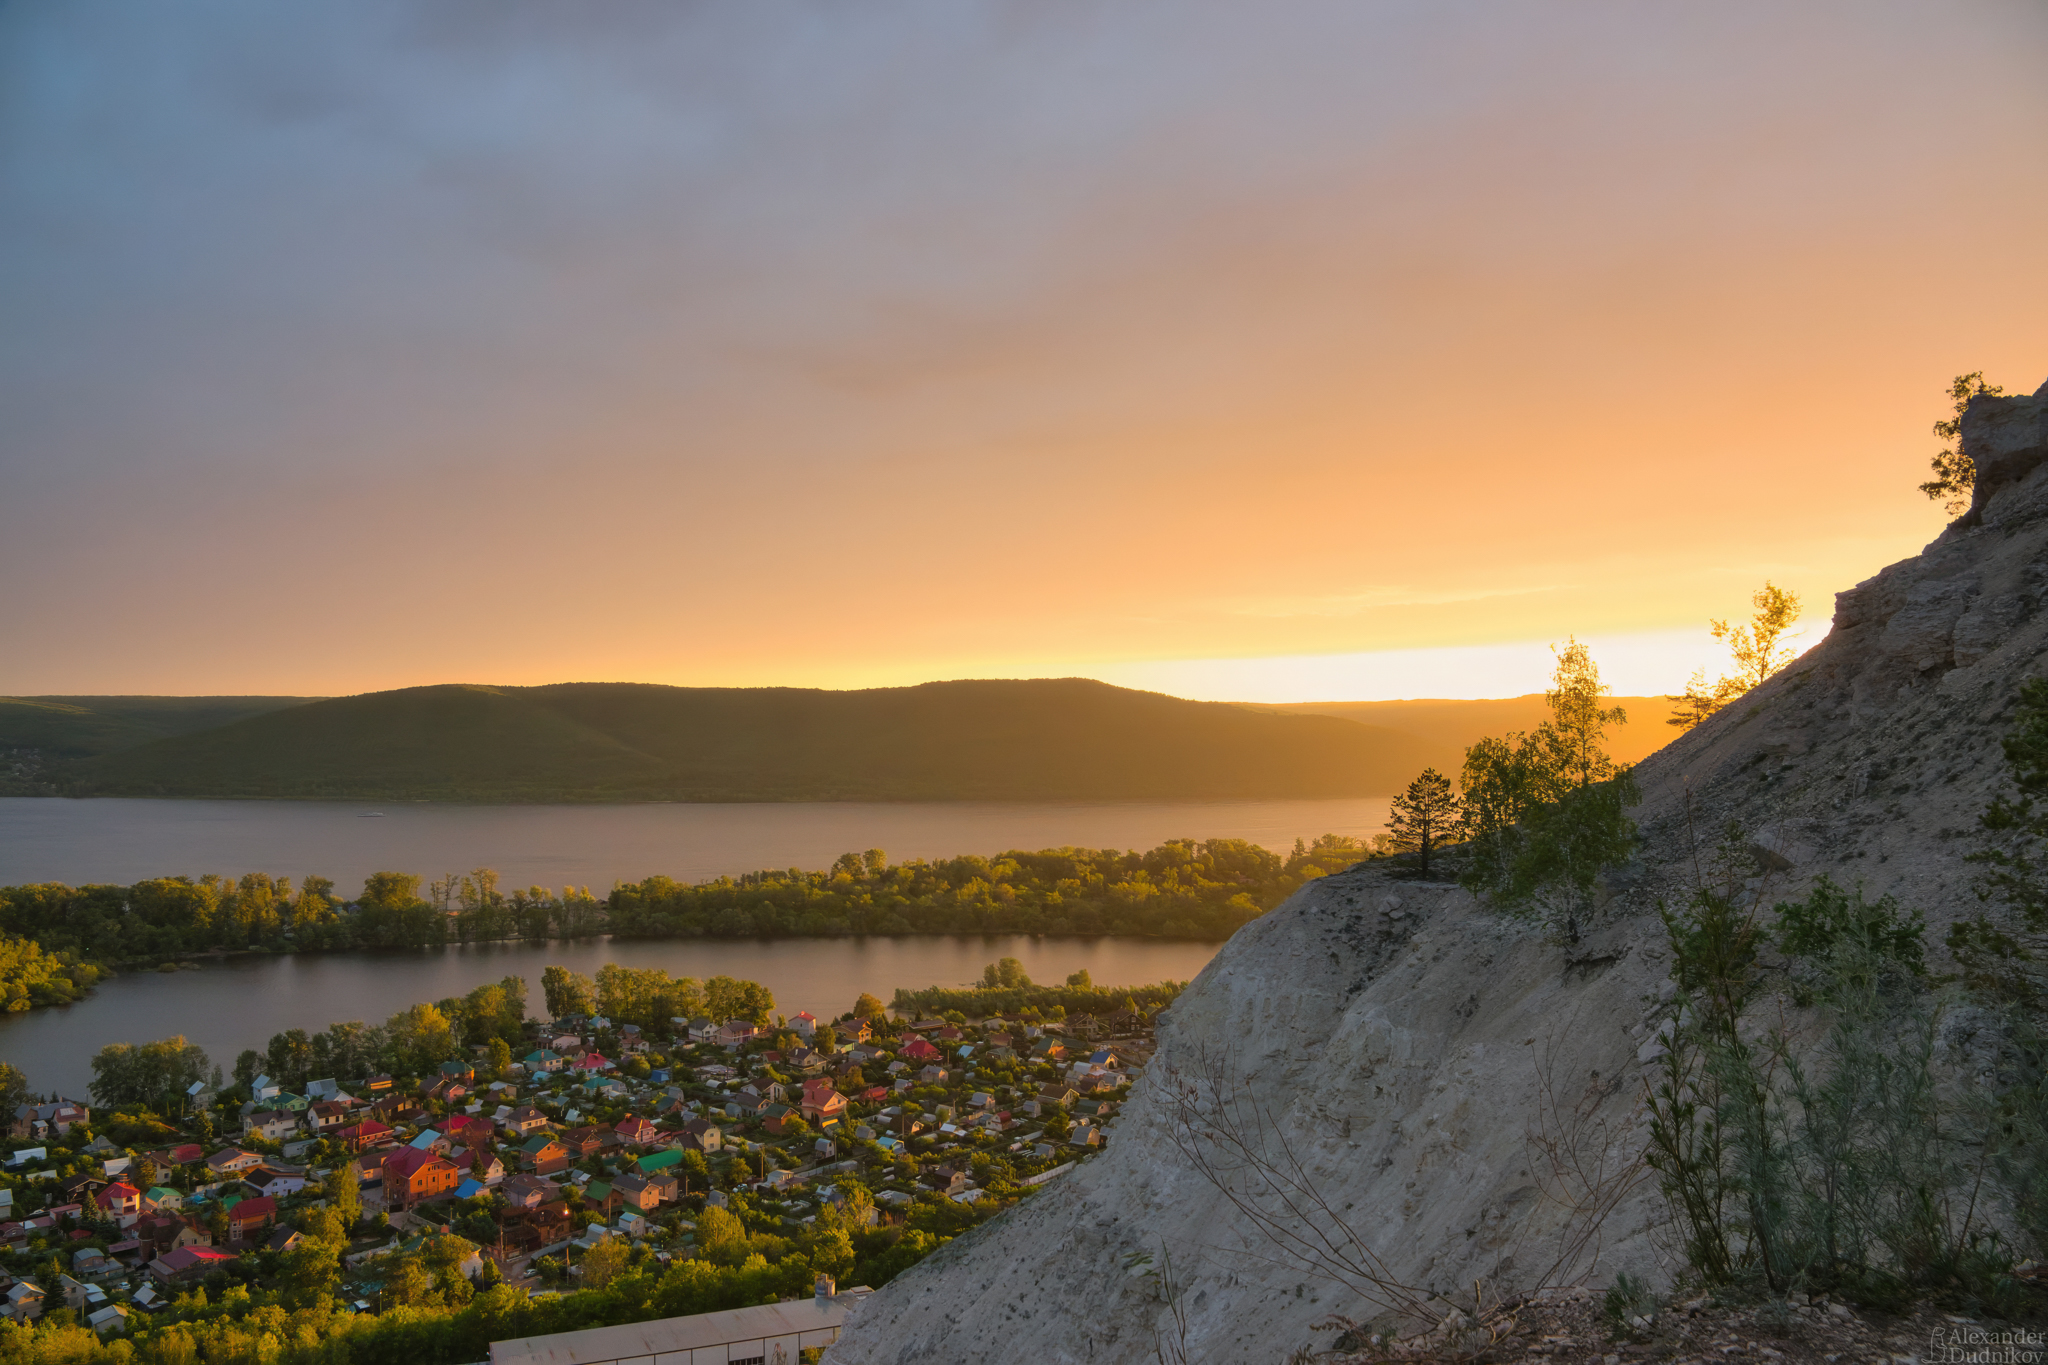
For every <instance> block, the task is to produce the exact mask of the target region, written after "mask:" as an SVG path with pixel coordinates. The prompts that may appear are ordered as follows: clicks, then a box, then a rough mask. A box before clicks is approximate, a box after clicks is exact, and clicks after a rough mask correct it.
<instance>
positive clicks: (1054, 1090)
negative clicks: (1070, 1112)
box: [1038, 1084, 1081, 1109]
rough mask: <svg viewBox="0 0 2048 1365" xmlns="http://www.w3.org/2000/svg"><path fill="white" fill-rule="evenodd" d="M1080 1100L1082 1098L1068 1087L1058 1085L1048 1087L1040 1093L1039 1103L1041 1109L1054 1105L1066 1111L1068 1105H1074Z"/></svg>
mask: <svg viewBox="0 0 2048 1365" xmlns="http://www.w3.org/2000/svg"><path fill="white" fill-rule="evenodd" d="M1080 1098H1081V1097H1080V1096H1079V1095H1077V1094H1075V1093H1074V1092H1073V1091H1072V1090H1069V1089H1068V1088H1067V1087H1066V1086H1063V1085H1057V1084H1055V1085H1048V1086H1046V1087H1045V1088H1044V1089H1043V1090H1041V1091H1039V1092H1038V1103H1039V1105H1040V1107H1041V1108H1042V1107H1043V1106H1045V1105H1048V1104H1052V1105H1057V1106H1059V1107H1060V1108H1061V1109H1064V1108H1066V1107H1067V1106H1068V1105H1070V1104H1072V1103H1073V1102H1074V1101H1075V1100H1078V1099H1080Z"/></svg>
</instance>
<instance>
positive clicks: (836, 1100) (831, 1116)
mask: <svg viewBox="0 0 2048 1365" xmlns="http://www.w3.org/2000/svg"><path fill="white" fill-rule="evenodd" d="M802 1112H803V1116H804V1118H805V1119H806V1120H808V1121H809V1122H811V1123H815V1124H818V1125H819V1126H820V1127H822V1126H824V1125H825V1124H829V1123H837V1122H839V1120H840V1119H842V1118H844V1117H846V1096H844V1095H842V1094H840V1093H839V1092H838V1091H837V1090H835V1089H833V1088H832V1082H831V1081H829V1080H827V1079H825V1078H824V1077H822V1076H820V1077H818V1078H817V1079H815V1080H809V1081H805V1082H804V1098H803V1106H802Z"/></svg>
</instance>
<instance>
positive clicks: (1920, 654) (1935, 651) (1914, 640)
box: [1878, 574, 1978, 673]
mask: <svg viewBox="0 0 2048 1365" xmlns="http://www.w3.org/2000/svg"><path fill="white" fill-rule="evenodd" d="M1977 587H1978V580H1977V576H1976V575H1975V574H1963V575H1960V576H1958V577H1955V578H1942V579H1935V580H1933V581H1931V582H1921V583H1917V584H1915V585H1914V586H1913V587H1912V588H1911V589H1909V590H1908V591H1907V593H1906V601H1905V605H1903V606H1901V607H1900V608H1899V609H1898V610H1897V611H1895V612H1893V613H1892V617H1891V619H1890V620H1889V621H1887V622H1885V626H1884V635H1883V637H1882V638H1881V639H1880V640H1879V642H1878V647H1879V649H1881V650H1882V651H1883V652H1884V653H1885V654H1888V655H1890V656H1891V657H1892V658H1894V659H1898V660H1901V661H1903V662H1904V663H1905V664H1906V665H1907V666H1908V667H1910V668H1911V669H1912V671H1914V672H1915V673H1925V672H1927V671H1928V670H1930V669H1934V668H1940V667H1942V666H1943V665H1945V664H1948V663H1950V662H1951V661H1952V660H1953V658H1954V654H1955V649H1954V635H1955V628H1956V621H1957V620H1958V619H1959V618H1960V617H1961V616H1962V614H1963V612H1964V610H1965V609H1966V608H1968V606H1969V605H1970V601H1971V599H1972V598H1974V597H1975V596H1976V595H1977Z"/></svg>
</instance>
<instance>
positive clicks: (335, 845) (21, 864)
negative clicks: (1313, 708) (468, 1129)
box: [0, 797, 1387, 1098]
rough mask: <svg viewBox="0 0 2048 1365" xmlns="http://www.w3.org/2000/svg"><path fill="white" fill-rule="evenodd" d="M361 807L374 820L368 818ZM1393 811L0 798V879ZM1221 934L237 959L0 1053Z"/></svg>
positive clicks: (839, 977)
mask: <svg viewBox="0 0 2048 1365" xmlns="http://www.w3.org/2000/svg"><path fill="white" fill-rule="evenodd" d="M373 812H378V813H376V814H373ZM1386 812H1387V799H1386V798H1384V797H1380V798H1370V799H1363V800H1348V801H1244V802H1228V801H1224V802H1179V803H1176V802H1144V803H1139V802H1130V803H1122V802H1116V803H1112V802H1061V803H1017V804H1008V803H994V802H987V803H984V802H972V803H957V804H879V803H878V804H867V803H852V802H845V803H841V802H833V803H814V804H807V803H788V804H774V805H769V804H761V805H683V804H674V805H636V806H440V805H434V806H429V805H363V804H355V803H342V802H272V801H129V800H94V801H65V800H54V799H52V800H42V799H25V798H16V799H5V800H0V885H13V884H19V883H23V882H41V881H62V882H69V883H71V884H73V885H79V884H83V883H87V882H120V883H125V882H132V881H139V880H141V879H143V878H145V877H154V876H163V875H167V874H177V873H183V874H190V875H196V874H199V873H203V872H219V873H223V874H227V875H235V874H239V873H241V872H246V871H258V870H260V871H265V872H270V873H272V874H281V875H289V876H292V877H301V876H305V875H307V874H308V873H315V874H318V875H321V876H326V877H332V878H333V879H334V881H335V883H336V884H337V886H338V887H339V888H341V889H342V890H343V891H345V892H346V891H349V890H352V889H354V888H355V887H357V886H360V885H361V884H362V880H363V878H364V877H365V876H367V875H368V874H369V873H371V872H373V871H379V870H384V869H391V870H397V871H404V872H417V873H420V874H422V875H424V876H427V877H435V876H439V875H442V874H444V873H447V872H461V871H468V870H470V869H472V868H477V867H492V868H496V869H497V871H498V873H499V876H500V879H501V884H502V885H505V886H508V887H509V886H527V885H531V884H538V885H543V886H548V887H559V886H563V885H578V886H589V887H590V888H591V889H592V890H593V891H596V892H597V893H598V894H600V895H602V894H603V893H604V892H605V891H606V890H608V889H609V888H610V887H611V885H612V883H613V882H614V881H619V880H627V881H633V880H638V879H640V878H642V877H646V876H650V875H652V874H655V873H665V874H667V875H668V876H671V877H674V878H676V879H677V880H679V881H701V880H706V879H709V878H712V877H716V876H720V875H723V874H728V873H740V872H750V871H755V870H758V869H761V868H771V867H801V868H820V867H825V866H829V865H830V863H831V862H832V860H833V859H834V858H836V857H838V856H839V855H840V854H841V853H845V852H850V851H859V850H863V849H869V848H881V849H884V850H886V851H887V852H888V854H889V856H890V858H891V859H892V860H902V859H908V858H943V857H950V856H954V855H956V854H963V853H981V854H990V853H1000V852H1002V851H1004V850H1006V849H1037V848H1054V847H1059V846H1062V845H1075V846H1081V847H1088V848H1139V849H1143V848H1150V847H1153V846H1154V845H1156V844H1159V843H1160V842H1162V841H1164V840H1167V839H1176V838H1192V839H1213V838H1239V839H1249V840H1252V841H1253V842H1255V843H1259V844H1263V845H1265V846H1266V847H1268V848H1271V849H1274V850H1276V851H1280V852H1285V851H1286V850H1287V849H1288V848H1290V847H1292V846H1293V843H1294V841H1295V840H1296V839H1297V838H1300V839H1305V840H1311V841H1312V840H1314V839H1315V837H1316V836H1317V835H1319V834H1326V833H1333V834H1348V835H1352V836H1370V835H1372V834H1375V833H1378V832H1379V831H1380V830H1381V829H1382V828H1383V822H1384V821H1385V820H1386ZM1215 951H1216V945H1214V944H1205V943H1161V942H1156V941H1153V940H1148V939H1055V938H1023V937H944V938H938V937H927V938H874V939H785V940H780V941H773V942H756V941H743V942H727V941H720V942H710V941H702V940H697V941H689V942H675V943H624V942H612V941H610V940H599V941H596V942H590V943H557V944H548V945H529V944H499V945H489V946H484V947H475V948H449V949H444V950H439V951H433V952H428V953H420V954H397V953H343V954H334V955H330V956H310V955H309V956H306V957H303V958H298V957H261V956H258V957H245V958H238V959H235V960H234V961H232V962H227V963H216V964H209V965H208V966H206V967H204V968H203V969H201V970H199V971H186V972H178V973H172V974H157V973H142V974H140V975H134V976H122V977H117V978H115V979H113V980H111V981H109V982H106V983H105V984H103V985H101V986H100V987H99V988H98V989H97V990H96V991H94V992H93V994H92V996H91V998H89V999H88V1000H86V1001H83V1002H82V1003H80V1004H77V1005H73V1006H70V1007H68V1008H64V1009H55V1010H35V1011H31V1012H29V1013H27V1014H15V1015H4V1016H0V1059H4V1060H6V1061H9V1062H12V1063H13V1064H14V1065H16V1066H18V1067H20V1068H21V1069H22V1070H23V1071H24V1072H25V1073H27V1075H28V1079H29V1084H30V1087H31V1088H32V1089H36V1090H42V1091H47V1090H63V1091H65V1092H67V1093H72V1094H78V1095H80V1097H81V1098H83V1095H82V1092H83V1090H84V1088H85V1084H86V1082H87V1081H88V1080H89V1079H90V1078H91V1067H90V1062H91V1059H92V1055H93V1054H94V1053H95V1052H97V1051H98V1050H99V1049H100V1048H101V1047H103V1046H105V1045H106V1044H108V1043H111V1042H144V1041H148V1040H150V1039H153V1038H164V1037H168V1036H170V1035H172V1034H180V1033H181V1034H183V1035H185V1037H187V1038H188V1039H190V1040H192V1041H193V1042H196V1043H198V1044H199V1045H200V1046H202V1047H204V1048H205V1049H206V1051H207V1052H208V1054H209V1055H211V1056H212V1058H213V1059H214V1060H215V1061H216V1062H218V1063H220V1064H221V1065H222V1066H223V1067H227V1066H232V1065H233V1063H234V1059H235V1055H236V1054H237V1053H238V1052H240V1051H241V1050H242V1049H243V1048H247V1047H256V1048H260V1047H262V1046H263V1044H264V1043H265V1042H266V1041H267V1040H268V1039H269V1038H270V1036H271V1035H272V1034H274V1033H277V1032H279V1031H281V1030H283V1029H287V1028H305V1029H318V1028H325V1027H326V1026H327V1025H329V1024H331V1023H336V1022H340V1021H342V1020H350V1019H361V1020H365V1021H368V1022H378V1021H381V1020H383V1019H385V1018H388V1017H389V1016H390V1015H392V1014H394V1013H396V1012H397V1011H398V1010H400V1009H403V1008H404V1007H406V1006H407V1005H411V1004H413V1003H415V1002H417V1001H421V1000H437V999H441V998H443V997H446V996H450V995H459V994H461V993H463V992H465V991H467V990H469V989H470V988H471V987H473V986H477V985H480V984H482V983H483V982H486V981H491V980H495V979H497V978H498V977H501V976H504V975H507V974H517V975H520V976H524V977H525V978H526V981H527V987H528V1001H529V1004H530V1005H531V1006H532V1007H533V1008H534V1009H535V1010H538V1009H539V1006H540V974H541V969H542V968H543V967H545V966H547V965H548V964H550V963H561V964H563V965H565V966H568V967H572V968H574V969H575V970H577V971H580V972H584V973H594V972H595V971H596V970H597V968H598V967H599V966H602V965H603V964H604V963H606V962H619V963H622V964H625V965H628V966H637V967H655V966H658V967H665V968H667V969H668V970H669V972H671V973H672V974H675V975H680V976H695V977H699V978H702V977H707V976H716V975H721V974H722V975H726V976H738V977H746V978H749V979H752V980H756V981H760V982H762V983H764V984H766V985H767V986H768V987H769V988H770V989H771V990H773V991H774V992H775V1001H776V1006H777V1008H778V1009H780V1010H782V1011H783V1012H785V1013H790V1014H794V1013H795V1012H796V1011H798V1010H800V1009H808V1010H810V1011H812V1012H813V1013H815V1014H819V1015H828V1016H829V1015H836V1014H840V1013H842V1012H844V1011H845V1010H847V1009H850V1008H851V1007H852V1005H853V1002H854V999H855V997H857V996H858V995H859V994H860V993H861V992H862V991H870V992H872V993H874V994H875V995H878V996H880V997H881V998H882V999H883V1000H887V999H889V998H890V996H891V995H892V994H893V993H894V992H895V990H896V988H897V987H898V986H907V987H913V988H914V987H921V986H932V985H958V984H962V983H964V982H967V981H970V980H973V979H975V978H976V977H978V976H979V975H980V974H981V969H982V967H983V965H984V964H986V963H988V962H991V961H993V960H995V959H996V958H999V957H1015V958H1017V959H1019V960H1020V961H1022V962H1023V964H1024V969H1025V970H1026V971H1027V972H1028V973H1030V975H1031V977H1032V979H1033V980H1036V981H1059V980H1063V979H1065V977H1066V976H1067V975H1068V973H1070V972H1074V971H1078V970H1080V969H1081V968H1084V967H1085V968H1087V969H1088V972H1089V974H1090V976H1091V977H1092V978H1093V979H1094V980H1095V981H1096V982H1097V983H1098V984H1102V985H1111V984H1115V985H1137V984H1141V983H1144V982H1151V981H1161V980H1166V979H1169V978H1171V979H1174V980H1186V979H1188V978H1191V977H1193V976H1194V975H1195V973H1196V972H1198V971H1200V970H1201V969H1202V967H1203V965H1204V964H1206V963H1207V962H1208V960H1209V959H1210V957H1212V956H1213V955H1214V954H1215Z"/></svg>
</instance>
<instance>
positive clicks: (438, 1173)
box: [384, 1147, 462, 1209]
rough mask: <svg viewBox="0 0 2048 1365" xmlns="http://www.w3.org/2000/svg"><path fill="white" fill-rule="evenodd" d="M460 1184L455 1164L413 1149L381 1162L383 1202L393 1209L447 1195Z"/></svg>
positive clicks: (459, 1173) (400, 1150)
mask: <svg viewBox="0 0 2048 1365" xmlns="http://www.w3.org/2000/svg"><path fill="white" fill-rule="evenodd" d="M461 1180H462V1172H460V1171H458V1170H456V1169H455V1163H454V1162H452V1161H450V1160H448V1158H446V1157H443V1156H436V1155H434V1154H433V1153H432V1152H425V1151H421V1150H419V1149H418V1148H416V1147H401V1148H399V1149H398V1150H397V1151H395V1152H393V1153H392V1154H391V1155H390V1156H387V1157H385V1158H384V1202H385V1203H386V1204H388V1205H390V1206H391V1207H392V1208H395V1209H402V1208H407V1207H409V1206H411V1205H413V1204H417V1203H420V1202H422V1201H424V1200H428V1199H435V1198H438V1197H440V1196H441V1195H444V1194H448V1193H450V1192H451V1191H453V1190H454V1188H455V1187H456V1185H457V1184H459V1183H461Z"/></svg>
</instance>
